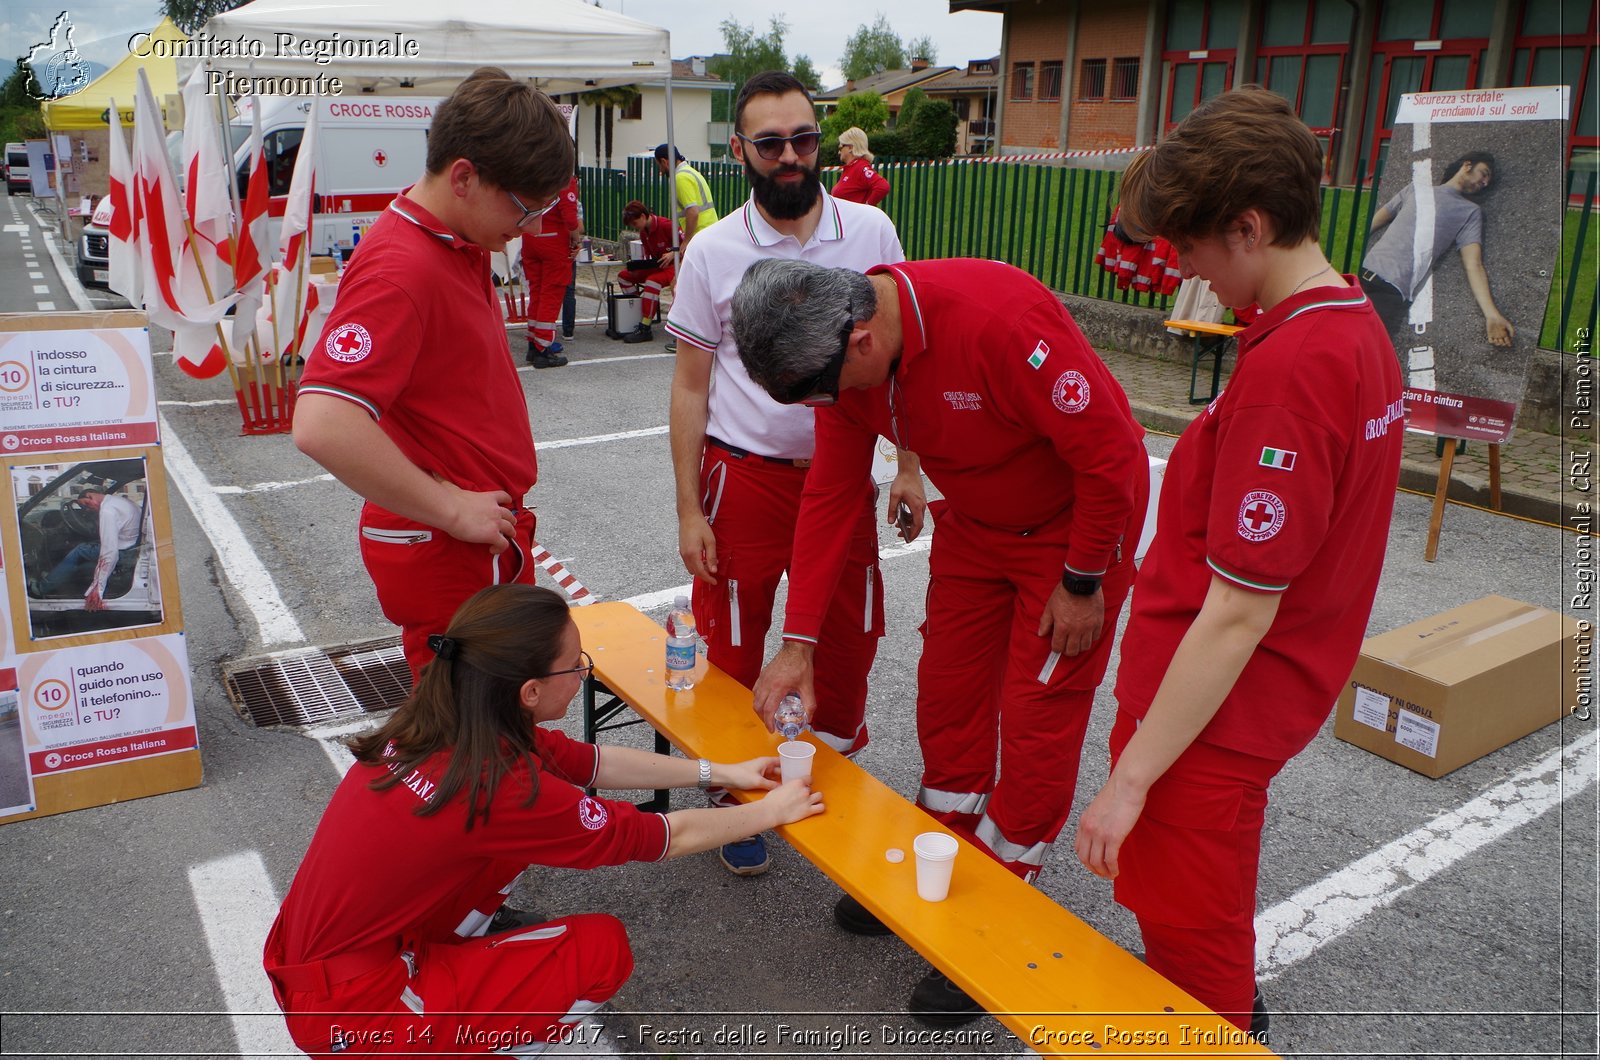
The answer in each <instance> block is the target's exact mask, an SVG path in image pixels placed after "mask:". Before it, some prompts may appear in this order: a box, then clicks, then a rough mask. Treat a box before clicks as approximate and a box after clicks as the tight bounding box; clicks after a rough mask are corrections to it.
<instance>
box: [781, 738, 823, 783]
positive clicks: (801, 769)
mask: <svg viewBox="0 0 1600 1060" xmlns="http://www.w3.org/2000/svg"><path fill="white" fill-rule="evenodd" d="M816 753H817V747H816V744H810V743H806V742H805V741H804V740H785V741H784V742H783V743H781V744H779V745H778V760H779V765H780V766H781V768H782V769H783V779H784V780H785V781H790V780H796V779H798V778H800V777H809V776H811V760H812V757H813V756H815V755H816Z"/></svg>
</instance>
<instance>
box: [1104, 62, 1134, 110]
mask: <svg viewBox="0 0 1600 1060" xmlns="http://www.w3.org/2000/svg"><path fill="white" fill-rule="evenodd" d="M1111 98H1112V99H1117V100H1129V99H1138V98H1139V60H1138V59H1137V58H1133V59H1117V60H1114V61H1113V62H1112V64H1111Z"/></svg>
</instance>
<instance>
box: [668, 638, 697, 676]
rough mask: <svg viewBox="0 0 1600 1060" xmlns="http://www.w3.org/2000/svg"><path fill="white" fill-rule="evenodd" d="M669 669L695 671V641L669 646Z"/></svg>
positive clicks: (670, 644)
mask: <svg viewBox="0 0 1600 1060" xmlns="http://www.w3.org/2000/svg"><path fill="white" fill-rule="evenodd" d="M667 669H669V670H693V669H694V641H692V640H686V641H685V642H684V643H682V644H673V643H671V642H668V644H667Z"/></svg>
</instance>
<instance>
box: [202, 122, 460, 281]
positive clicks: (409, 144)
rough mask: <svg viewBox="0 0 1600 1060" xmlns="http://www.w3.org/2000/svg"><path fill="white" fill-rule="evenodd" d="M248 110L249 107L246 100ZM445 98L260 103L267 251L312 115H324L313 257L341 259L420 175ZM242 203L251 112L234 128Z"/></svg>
mask: <svg viewBox="0 0 1600 1060" xmlns="http://www.w3.org/2000/svg"><path fill="white" fill-rule="evenodd" d="M244 102H245V103H246V107H247V108H248V103H249V101H248V100H247V101H244ZM440 102H442V100H437V99H431V98H422V97H407V96H375V95H350V96H325V97H317V98H313V99H296V98H294V97H289V96H263V97H261V138H262V143H263V146H264V147H265V151H266V158H267V185H268V192H269V194H270V195H271V197H272V198H271V202H270V205H269V208H268V213H269V215H270V217H271V221H270V227H271V236H270V239H269V241H268V245H269V246H274V247H275V246H277V243H278V227H279V225H280V223H281V222H282V219H283V213H284V209H285V208H286V206H287V205H288V202H289V182H290V179H291V178H292V177H293V175H294V163H295V158H296V156H297V155H298V154H299V152H300V141H301V138H302V137H303V136H304V135H305V125H306V116H307V115H308V114H309V113H310V110H311V108H312V107H317V108H318V110H319V113H318V115H317V120H318V126H319V129H318V133H317V154H318V155H319V158H318V159H317V161H318V167H317V190H316V199H315V201H314V202H313V203H312V211H313V223H312V238H311V252H312V253H313V254H331V255H334V256H338V255H339V254H340V252H341V251H349V250H350V249H351V248H352V246H353V244H354V241H355V239H356V238H357V237H358V235H359V234H360V233H362V232H365V231H366V229H367V226H369V225H371V224H372V222H373V221H375V220H376V219H377V217H378V215H379V214H380V213H382V212H383V211H384V209H385V208H387V207H388V205H389V201H390V200H391V199H393V198H394V197H395V194H396V193H398V192H399V191H400V190H401V189H402V188H405V187H408V186H410V185H411V184H413V183H415V182H416V181H417V179H418V178H420V177H421V176H422V172H423V169H424V168H425V165H426V162H427V157H428V126H429V125H430V124H431V123H432V121H433V111H434V108H435V107H437V106H438V105H439V103H440ZM229 134H230V139H231V140H232V142H233V145H234V150H235V154H234V163H235V168H236V169H237V172H238V175H239V192H240V195H241V197H242V196H243V194H244V191H245V188H246V186H247V184H248V182H249V178H250V158H249V139H250V114H249V111H248V109H245V111H244V112H243V113H242V115H241V116H240V117H239V118H238V119H236V120H235V121H234V123H233V125H232V127H231V128H230V130H229Z"/></svg>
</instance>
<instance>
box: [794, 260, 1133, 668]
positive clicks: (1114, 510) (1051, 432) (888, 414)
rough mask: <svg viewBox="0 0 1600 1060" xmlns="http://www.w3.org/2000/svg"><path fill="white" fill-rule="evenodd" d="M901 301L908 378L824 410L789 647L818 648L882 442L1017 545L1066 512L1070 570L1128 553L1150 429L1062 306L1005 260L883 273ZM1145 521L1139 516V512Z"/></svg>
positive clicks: (912, 265) (927, 264)
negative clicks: (913, 458)
mask: <svg viewBox="0 0 1600 1060" xmlns="http://www.w3.org/2000/svg"><path fill="white" fill-rule="evenodd" d="M882 272H887V273H889V274H890V275H892V276H893V277H894V279H895V283H896V285H897V287H898V289H899V300H900V324H901V331H902V335H903V336H904V347H903V349H902V351H901V359H900V368H899V370H898V372H897V373H896V374H895V375H894V376H893V377H891V378H890V379H889V380H888V381H886V382H884V383H883V384H880V385H879V386H876V387H873V388H871V389H869V390H846V391H843V392H841V393H840V394H839V401H838V404H836V405H833V406H832V407H829V408H821V409H818V410H817V415H816V455H815V462H814V463H813V465H812V468H811V472H810V474H809V475H807V476H806V489H805V498H804V500H803V501H802V503H801V508H800V519H799V525H798V527H797V530H796V534H795V538H796V541H797V542H798V543H799V544H800V545H801V547H800V548H799V549H797V555H798V556H801V557H804V558H805V559H806V560H807V561H808V562H805V563H804V564H803V565H798V564H797V566H800V569H791V570H790V572H789V603H788V610H787V617H786V619H785V622H784V634H785V636H791V635H792V636H795V637H797V638H804V639H815V638H816V636H817V633H818V631H819V630H820V629H821V626H822V618H823V614H824V613H825V612H826V610H827V601H828V597H829V596H830V595H831V594H832V592H833V586H834V585H835V583H836V582H837V581H838V575H839V570H840V569H841V568H842V566H843V564H844V558H845V552H846V549H847V548H848V545H849V542H848V541H847V540H846V539H845V537H844V535H840V534H838V533H832V532H830V531H829V528H830V527H839V526H844V525H846V521H847V519H848V518H849V516H850V513H851V512H853V511H855V510H856V507H857V506H858V505H859V504H860V503H861V481H862V479H864V478H866V477H867V476H868V474H869V473H870V466H871V463H872V451H873V447H874V444H875V440H876V438H877V436H878V435H880V434H881V435H883V436H884V437H885V438H888V439H890V440H892V441H893V442H894V443H895V444H896V445H899V446H900V447H901V448H904V449H910V450H912V451H913V452H915V453H916V454H917V455H918V456H919V457H920V458H921V460H922V470H923V471H925V472H926V473H927V475H928V478H929V479H930V480H931V481H932V482H933V484H934V485H936V486H937V487H938V488H939V490H940V492H941V493H943V494H944V498H945V500H946V501H947V502H948V503H949V505H950V506H951V508H953V509H954V510H955V511H957V512H960V513H961V514H962V515H963V516H965V517H967V518H970V519H972V520H974V521H976V522H979V523H984V524H987V525H989V526H993V527H996V528H998V529H1000V530H1007V531H1012V532H1016V533H1022V532H1024V531H1028V530H1032V529H1035V528H1037V527H1040V526H1043V525H1044V524H1046V523H1048V522H1051V521H1053V520H1055V519H1057V518H1058V517H1061V516H1063V515H1064V514H1065V513H1069V512H1070V518H1071V520H1072V534H1071V540H1070V541H1069V543H1068V549H1067V554H1066V557H1065V561H1066V565H1067V567H1069V568H1071V569H1072V570H1073V571H1075V572H1078V573H1081V574H1089V575H1098V574H1103V573H1104V572H1105V570H1106V568H1107V567H1108V566H1109V565H1110V562H1111V560H1112V558H1113V555H1114V552H1115V550H1116V548H1117V545H1118V543H1119V541H1125V542H1126V544H1125V547H1126V548H1128V549H1132V548H1133V546H1134V544H1135V542H1136V541H1137V540H1138V536H1139V527H1138V526H1137V525H1133V519H1134V507H1135V497H1136V490H1137V484H1138V483H1139V482H1140V481H1141V479H1142V478H1143V477H1144V476H1148V475H1149V463H1148V461H1147V459H1146V457H1145V452H1144V445H1143V443H1142V441H1141V439H1142V438H1143V437H1144V428H1142V427H1140V426H1139V424H1138V422H1137V421H1135V420H1134V418H1133V413H1132V411H1131V410H1130V409H1129V407H1128V399H1127V397H1126V396H1124V394H1123V393H1122V388H1121V387H1120V386H1119V385H1117V381H1116V380H1115V379H1114V378H1112V376H1111V373H1110V372H1108V371H1107V370H1106V366H1105V364H1104V362H1102V361H1101V360H1100V358H1099V357H1098V356H1097V355H1096V354H1095V352H1094V350H1092V349H1091V348H1090V347H1089V343H1088V341H1087V340H1086V339H1085V338H1084V337H1083V333H1082V332H1081V331H1079V330H1078V326H1077V325H1076V324H1075V323H1073V320H1072V317H1071V315H1070V314H1068V312H1067V310H1066V307H1065V306H1063V305H1062V304H1061V301H1060V299H1058V298H1057V297H1056V296H1055V295H1054V294H1052V293H1051V292H1050V290H1049V289H1048V288H1047V287H1045V286H1044V285H1043V284H1041V283H1040V282H1039V281H1038V280H1035V279H1034V278H1033V277H1032V276H1029V275H1028V274H1027V273H1025V272H1023V271H1022V270H1021V269H1016V268H1013V267H1012V266H1010V265H1006V264H1004V263H1002V262H997V261H979V260H974V259H964V258H952V259H949V260H945V261H917V262H905V263H903V264H899V265H880V266H878V267H876V268H873V269H871V270H869V274H871V273H882ZM1138 515H1139V516H1140V517H1142V516H1143V511H1142V510H1141V511H1140V512H1139V513H1138Z"/></svg>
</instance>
